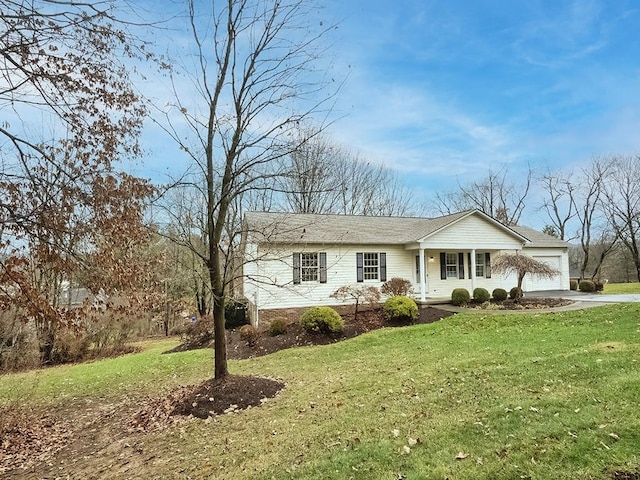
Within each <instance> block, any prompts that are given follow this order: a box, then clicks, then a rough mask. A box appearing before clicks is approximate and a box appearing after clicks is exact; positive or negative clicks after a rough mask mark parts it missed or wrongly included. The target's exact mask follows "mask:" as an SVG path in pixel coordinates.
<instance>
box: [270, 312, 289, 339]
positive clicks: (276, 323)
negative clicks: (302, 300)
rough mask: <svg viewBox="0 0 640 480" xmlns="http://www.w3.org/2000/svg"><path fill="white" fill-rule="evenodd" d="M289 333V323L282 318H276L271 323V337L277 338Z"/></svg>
mask: <svg viewBox="0 0 640 480" xmlns="http://www.w3.org/2000/svg"><path fill="white" fill-rule="evenodd" d="M285 333H287V321H286V320H285V319H284V318H282V317H276V318H274V319H273V320H271V321H270V322H269V335H271V336H272V337H277V336H278V335H284V334H285Z"/></svg>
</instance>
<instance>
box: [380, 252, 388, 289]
mask: <svg viewBox="0 0 640 480" xmlns="http://www.w3.org/2000/svg"><path fill="white" fill-rule="evenodd" d="M380 281H381V282H386V281H387V254H386V253H381V254H380Z"/></svg>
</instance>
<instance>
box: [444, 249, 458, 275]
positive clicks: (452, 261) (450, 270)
mask: <svg viewBox="0 0 640 480" xmlns="http://www.w3.org/2000/svg"><path fill="white" fill-rule="evenodd" d="M446 266H447V278H458V254H457V253H447V256H446Z"/></svg>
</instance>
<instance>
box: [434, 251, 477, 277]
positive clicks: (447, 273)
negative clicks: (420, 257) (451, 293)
mask: <svg viewBox="0 0 640 480" xmlns="http://www.w3.org/2000/svg"><path fill="white" fill-rule="evenodd" d="M464 257H465V254H464V253H463V252H457V253H451V252H440V280H447V279H448V278H452V279H453V278H459V279H460V280H462V279H464V275H465V273H464ZM470 258H471V257H469V260H470ZM467 263H469V264H471V262H470V261H469V262H467ZM470 269H471V267H469V274H470V273H471V270H470Z"/></svg>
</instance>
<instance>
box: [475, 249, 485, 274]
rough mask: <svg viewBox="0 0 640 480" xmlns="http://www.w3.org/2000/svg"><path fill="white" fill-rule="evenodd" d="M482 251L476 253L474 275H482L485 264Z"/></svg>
mask: <svg viewBox="0 0 640 480" xmlns="http://www.w3.org/2000/svg"><path fill="white" fill-rule="evenodd" d="M484 260H485V258H484V253H476V277H484V274H485V264H484Z"/></svg>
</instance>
